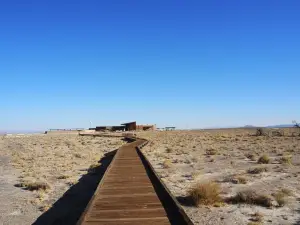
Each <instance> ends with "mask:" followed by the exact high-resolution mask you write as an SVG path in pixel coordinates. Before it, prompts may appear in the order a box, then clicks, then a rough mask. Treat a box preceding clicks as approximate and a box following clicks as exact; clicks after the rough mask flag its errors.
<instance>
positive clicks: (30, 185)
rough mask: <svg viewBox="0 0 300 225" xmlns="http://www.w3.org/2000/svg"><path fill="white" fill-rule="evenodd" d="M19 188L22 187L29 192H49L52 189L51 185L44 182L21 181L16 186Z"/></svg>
mask: <svg viewBox="0 0 300 225" xmlns="http://www.w3.org/2000/svg"><path fill="white" fill-rule="evenodd" d="M16 186H17V187H22V188H24V189H26V190H29V191H38V190H43V191H45V190H47V189H50V185H49V184H48V183H46V182H44V181H32V182H31V181H21V182H20V183H18V184H16Z"/></svg>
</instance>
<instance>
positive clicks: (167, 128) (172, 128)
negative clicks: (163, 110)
mask: <svg viewBox="0 0 300 225" xmlns="http://www.w3.org/2000/svg"><path fill="white" fill-rule="evenodd" d="M175 129H176V127H165V130H167V131H168V130H175Z"/></svg>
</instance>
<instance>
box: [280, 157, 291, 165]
mask: <svg viewBox="0 0 300 225" xmlns="http://www.w3.org/2000/svg"><path fill="white" fill-rule="evenodd" d="M279 162H280V163H281V164H285V165H292V158H291V157H288V156H283V157H281V158H280V159H279Z"/></svg>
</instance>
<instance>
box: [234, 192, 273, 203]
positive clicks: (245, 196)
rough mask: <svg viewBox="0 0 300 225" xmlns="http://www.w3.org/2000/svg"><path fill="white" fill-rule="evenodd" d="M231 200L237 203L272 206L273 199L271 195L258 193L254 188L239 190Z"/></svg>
mask: <svg viewBox="0 0 300 225" xmlns="http://www.w3.org/2000/svg"><path fill="white" fill-rule="evenodd" d="M229 201H230V202H232V203H235V204H238V203H246V204H253V205H260V206H264V207H271V206H272V199H271V197H270V196H268V195H262V194H257V193H256V192H255V191H253V190H247V191H241V192H238V193H237V194H236V195H235V196H234V197H232V198H230V199H229Z"/></svg>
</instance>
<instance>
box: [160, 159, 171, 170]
mask: <svg viewBox="0 0 300 225" xmlns="http://www.w3.org/2000/svg"><path fill="white" fill-rule="evenodd" d="M162 166H163V168H165V169H168V168H171V166H172V162H171V160H169V159H166V160H165V161H164V162H163V163H162Z"/></svg>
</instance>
